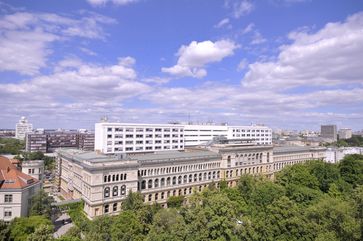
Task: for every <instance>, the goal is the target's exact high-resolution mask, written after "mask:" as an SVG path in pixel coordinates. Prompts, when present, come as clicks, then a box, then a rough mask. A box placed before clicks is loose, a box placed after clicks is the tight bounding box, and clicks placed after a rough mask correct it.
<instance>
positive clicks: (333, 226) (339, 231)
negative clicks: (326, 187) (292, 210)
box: [306, 196, 361, 241]
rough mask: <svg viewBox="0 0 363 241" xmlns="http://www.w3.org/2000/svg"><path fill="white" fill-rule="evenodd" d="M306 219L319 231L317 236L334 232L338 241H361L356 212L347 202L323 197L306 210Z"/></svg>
mask: <svg viewBox="0 0 363 241" xmlns="http://www.w3.org/2000/svg"><path fill="white" fill-rule="evenodd" d="M306 213H307V218H308V219H309V221H310V222H311V223H312V224H314V225H315V226H316V227H317V228H318V229H319V234H318V236H319V235H320V234H321V233H326V232H334V233H335V236H336V237H337V238H338V239H340V240H351V241H354V240H361V239H360V238H361V235H360V225H359V222H358V221H357V220H356V219H355V214H356V213H357V210H356V208H355V206H354V205H352V203H351V202H349V201H344V200H341V199H337V198H334V197H330V196H325V197H324V198H322V199H320V200H319V202H317V203H316V204H314V205H312V206H310V207H309V208H308V209H307V212H306Z"/></svg>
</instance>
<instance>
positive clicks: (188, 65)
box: [161, 40, 238, 78]
mask: <svg viewBox="0 0 363 241" xmlns="http://www.w3.org/2000/svg"><path fill="white" fill-rule="evenodd" d="M237 48H238V45H237V44H235V43H234V42H233V41H231V40H219V41H216V42H212V41H203V42H196V41H193V42H191V43H190V44H189V45H188V46H185V45H183V46H181V47H180V49H179V51H178V53H177V54H176V55H177V56H178V61H177V64H176V65H174V66H172V67H169V68H165V67H164V68H162V69H161V70H162V72H165V73H169V74H172V75H176V76H181V77H182V76H190V77H195V78H202V77H204V76H206V75H207V71H206V69H204V67H205V65H207V64H209V63H213V62H219V61H221V60H222V59H224V58H225V57H228V56H231V55H233V54H234V50H235V49H237Z"/></svg>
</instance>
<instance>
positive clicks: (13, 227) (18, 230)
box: [10, 216, 52, 241]
mask: <svg viewBox="0 0 363 241" xmlns="http://www.w3.org/2000/svg"><path fill="white" fill-rule="evenodd" d="M41 225H48V226H51V227H52V224H51V222H50V220H48V219H47V218H46V217H44V216H30V217H27V218H15V219H14V220H13V221H12V222H11V224H10V240H14V241H26V240H27V238H28V236H29V235H30V234H32V233H34V231H35V229H36V228H37V227H39V226H41Z"/></svg>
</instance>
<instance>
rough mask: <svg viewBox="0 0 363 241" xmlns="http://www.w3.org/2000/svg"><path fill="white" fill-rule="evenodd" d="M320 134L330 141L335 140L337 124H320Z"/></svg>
mask: <svg viewBox="0 0 363 241" xmlns="http://www.w3.org/2000/svg"><path fill="white" fill-rule="evenodd" d="M320 129H321V131H320V136H321V137H323V138H326V139H329V140H330V141H337V139H338V138H337V126H336V125H322V126H321V128H320Z"/></svg>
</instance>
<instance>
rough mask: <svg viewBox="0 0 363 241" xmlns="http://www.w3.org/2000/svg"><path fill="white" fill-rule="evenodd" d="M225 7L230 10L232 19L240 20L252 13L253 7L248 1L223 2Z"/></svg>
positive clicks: (230, 0)
mask: <svg viewBox="0 0 363 241" xmlns="http://www.w3.org/2000/svg"><path fill="white" fill-rule="evenodd" d="M224 4H225V6H226V7H227V8H230V9H232V15H233V17H234V18H240V17H242V16H245V15H247V14H249V13H250V12H252V10H253V9H254V5H253V3H252V2H251V1H250V0H225V3H224Z"/></svg>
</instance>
